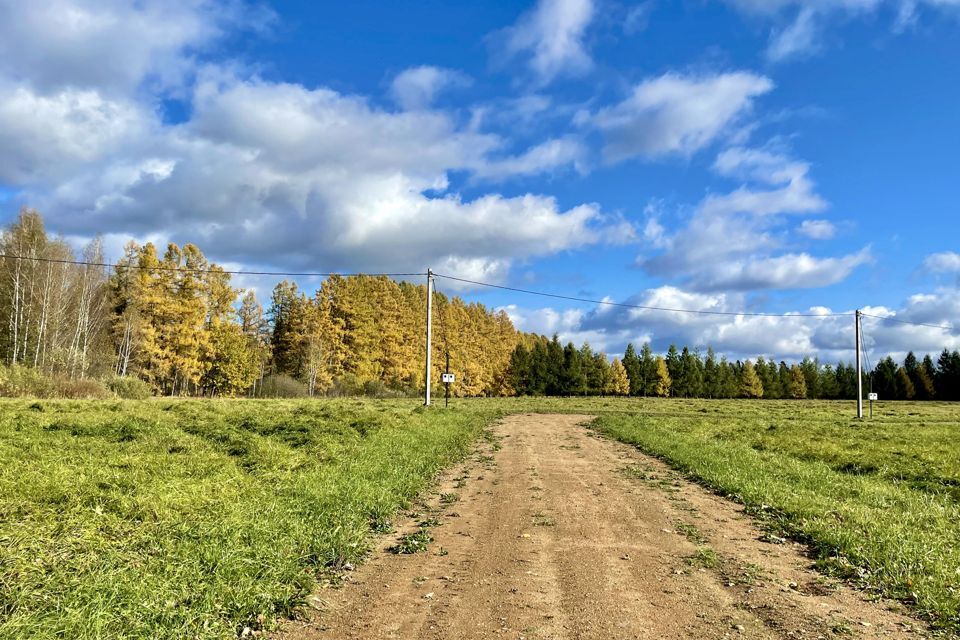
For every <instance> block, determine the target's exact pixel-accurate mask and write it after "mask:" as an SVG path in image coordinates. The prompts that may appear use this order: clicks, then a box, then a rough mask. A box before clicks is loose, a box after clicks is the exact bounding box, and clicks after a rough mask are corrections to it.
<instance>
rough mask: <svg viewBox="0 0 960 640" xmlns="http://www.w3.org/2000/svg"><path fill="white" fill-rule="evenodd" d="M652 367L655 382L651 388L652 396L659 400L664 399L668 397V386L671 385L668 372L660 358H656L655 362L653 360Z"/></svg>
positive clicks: (664, 362) (665, 364)
mask: <svg viewBox="0 0 960 640" xmlns="http://www.w3.org/2000/svg"><path fill="white" fill-rule="evenodd" d="M654 367H655V372H656V382H655V383H654V387H653V391H654V395H656V396H658V397H660V398H666V397H668V396H669V395H670V386H671V384H672V380H671V379H670V370H669V369H668V368H667V363H666V361H665V360H664V359H663V358H661V357H660V356H657V358H656V360H654Z"/></svg>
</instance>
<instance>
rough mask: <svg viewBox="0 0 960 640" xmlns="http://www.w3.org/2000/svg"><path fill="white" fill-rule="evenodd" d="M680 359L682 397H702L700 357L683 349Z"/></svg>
mask: <svg viewBox="0 0 960 640" xmlns="http://www.w3.org/2000/svg"><path fill="white" fill-rule="evenodd" d="M680 359H681V360H682V361H683V383H684V393H685V396H684V397H686V398H700V397H703V362H702V361H701V360H700V355H699V354H698V353H693V352H691V351H690V350H689V349H687V348H686V347H684V348H683V353H682V354H681V356H680Z"/></svg>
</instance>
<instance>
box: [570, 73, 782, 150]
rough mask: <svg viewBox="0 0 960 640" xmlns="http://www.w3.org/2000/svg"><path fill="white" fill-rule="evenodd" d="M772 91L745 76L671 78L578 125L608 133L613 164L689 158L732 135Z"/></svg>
mask: <svg viewBox="0 0 960 640" xmlns="http://www.w3.org/2000/svg"><path fill="white" fill-rule="evenodd" d="M772 89H773V82H772V81H771V80H770V79H768V78H765V77H763V76H759V75H756V74H753V73H748V72H742V71H738V72H730V73H722V74H717V75H711V76H689V75H680V74H676V73H667V74H665V75H662V76H659V77H657V78H651V79H648V80H645V81H644V82H642V83H640V84H639V85H637V86H636V87H634V89H633V91H632V93H631V94H630V96H629V97H627V98H626V99H625V100H623V101H622V102H620V103H619V104H617V105H614V106H612V107H607V108H604V109H600V110H599V111H597V112H596V113H593V114H582V115H581V116H580V118H579V121H580V123H581V124H586V125H588V126H590V127H593V128H596V129H597V130H599V131H600V132H601V133H603V135H604V138H605V140H606V144H605V146H604V156H605V158H606V159H607V160H608V161H609V162H619V161H622V160H626V159H628V158H633V157H637V156H641V157H646V158H652V157H656V156H662V155H666V154H671V153H677V154H683V155H690V154H692V153H694V152H696V151H699V150H701V149H703V148H704V147H706V146H707V145H709V144H711V143H712V142H714V141H715V140H717V139H718V138H719V137H721V136H722V135H723V134H725V133H727V132H728V131H729V128H730V127H731V126H732V125H733V124H734V123H736V122H737V121H738V119H740V118H741V117H742V116H743V115H745V114H746V113H748V112H749V111H750V109H751V107H752V106H753V102H754V100H755V99H756V98H757V97H759V96H762V95H763V94H765V93H768V92H769V91H770V90H772Z"/></svg>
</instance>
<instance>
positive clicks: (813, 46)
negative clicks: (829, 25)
mask: <svg viewBox="0 0 960 640" xmlns="http://www.w3.org/2000/svg"><path fill="white" fill-rule="evenodd" d="M816 18H817V14H816V12H815V11H814V10H813V9H811V8H810V7H804V8H803V9H801V10H800V12H799V13H798V14H797V17H796V19H794V21H793V22H792V23H790V25H788V26H786V27H784V28H782V29H779V30H776V31H774V32H773V33H771V34H770V46H769V47H767V59H769V60H770V61H772V62H781V61H783V60H787V59H789V58H796V57H799V56H804V55H810V54H812V53H815V52H816V51H817V50H818V49H819V48H820V44H819V40H818V35H819V34H818V25H817V23H816Z"/></svg>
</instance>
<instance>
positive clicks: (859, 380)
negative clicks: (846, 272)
mask: <svg viewBox="0 0 960 640" xmlns="http://www.w3.org/2000/svg"><path fill="white" fill-rule="evenodd" d="M854 323H855V329H854V336H855V340H856V341H857V419H858V420H863V371H862V367H861V365H860V309H857V313H856V314H855V315H854Z"/></svg>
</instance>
